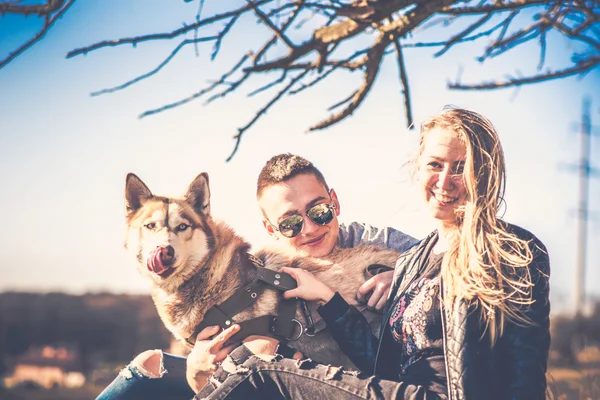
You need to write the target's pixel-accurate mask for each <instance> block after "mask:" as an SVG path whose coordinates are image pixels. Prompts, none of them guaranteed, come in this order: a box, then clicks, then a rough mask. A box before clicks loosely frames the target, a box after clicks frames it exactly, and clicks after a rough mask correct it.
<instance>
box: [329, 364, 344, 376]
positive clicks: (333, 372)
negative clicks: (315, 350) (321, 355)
mask: <svg viewBox="0 0 600 400" xmlns="http://www.w3.org/2000/svg"><path fill="white" fill-rule="evenodd" d="M342 371H343V368H342V367H334V366H333V365H328V366H327V370H326V371H325V379H326V380H330V379H336V378H339V377H340V375H341V373H342Z"/></svg>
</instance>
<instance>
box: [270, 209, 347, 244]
mask: <svg viewBox="0 0 600 400" xmlns="http://www.w3.org/2000/svg"><path fill="white" fill-rule="evenodd" d="M306 216H307V217H308V219H310V220H311V221H312V222H314V223H315V224H317V225H327V224H328V223H330V222H331V221H333V217H335V205H334V204H329V203H322V204H317V205H316V206H312V207H311V208H309V209H308V210H306ZM271 226H272V227H273V229H275V230H276V231H277V232H279V233H281V234H282V235H283V236H285V237H286V238H289V239H291V238H293V237H296V236H298V234H299V233H300V232H302V228H303V227H304V217H303V216H302V214H300V213H298V214H293V215H290V216H289V217H287V218H284V219H283V220H282V221H281V222H280V223H279V225H278V226H277V227H276V226H274V225H271Z"/></svg>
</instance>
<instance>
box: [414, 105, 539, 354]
mask: <svg viewBox="0 0 600 400" xmlns="http://www.w3.org/2000/svg"><path fill="white" fill-rule="evenodd" d="M433 128H442V129H446V130H448V131H450V132H453V133H454V134H456V138H458V139H459V140H460V141H462V142H463V143H464V145H465V148H466V160H465V164H464V169H463V181H464V185H465V191H466V199H465V204H464V205H463V206H461V207H458V209H457V210H456V222H457V223H456V230H455V233H454V234H452V235H451V237H450V238H449V248H448V250H447V251H446V254H445V255H444V259H443V262H442V271H441V274H442V280H443V282H444V289H445V290H444V294H443V301H444V306H445V307H446V310H452V308H453V305H454V304H455V302H456V301H457V300H466V301H471V302H475V304H476V305H477V306H478V307H477V308H478V310H479V313H480V318H481V322H482V324H483V325H484V326H485V330H484V331H488V332H489V337H490V341H491V342H490V345H491V346H493V345H494V344H495V343H496V340H497V339H498V338H499V337H500V336H502V333H503V329H504V326H505V321H507V319H508V320H511V321H514V322H516V323H528V322H529V321H527V319H526V318H525V316H524V314H523V313H522V312H521V310H522V309H523V306H526V305H528V304H531V303H532V299H531V289H532V286H533V284H532V281H531V275H530V273H529V268H528V265H529V264H530V263H531V262H532V260H533V254H532V250H531V249H530V246H529V244H528V242H527V241H524V240H522V239H520V238H519V237H517V236H516V235H514V234H512V233H510V232H509V231H508V230H507V225H506V223H504V222H503V221H501V220H500V219H499V218H498V213H499V210H500V206H501V205H502V203H503V201H504V200H503V196H504V190H505V181H506V177H505V164H504V152H503V151H502V146H501V145H500V140H499V138H498V134H497V133H496V130H495V129H494V127H493V125H492V124H491V122H490V121H489V120H488V119H487V118H485V117H483V116H481V115H479V114H477V113H475V112H472V111H469V110H464V109H456V108H455V109H450V110H446V111H444V112H442V113H440V114H438V115H436V116H434V117H433V118H431V119H429V120H427V121H425V122H424V123H423V124H422V126H421V136H420V144H419V156H420V155H421V154H422V153H423V149H424V142H425V140H424V139H425V137H426V135H427V133H428V132H429V131H431V130H432V129H433Z"/></svg>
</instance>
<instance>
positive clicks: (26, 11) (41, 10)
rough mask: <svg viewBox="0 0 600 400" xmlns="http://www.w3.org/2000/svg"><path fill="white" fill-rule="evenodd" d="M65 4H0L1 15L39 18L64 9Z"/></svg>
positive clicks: (53, 0)
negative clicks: (34, 16) (35, 16)
mask: <svg viewBox="0 0 600 400" xmlns="http://www.w3.org/2000/svg"><path fill="white" fill-rule="evenodd" d="M64 3H65V1H64V0H48V1H47V2H45V3H44V4H31V5H27V4H21V3H20V2H12V1H8V2H3V3H0V15H4V14H20V15H25V16H28V15H32V14H36V15H39V16H50V15H51V14H54V13H55V12H57V11H59V10H60V9H61V8H63V6H64Z"/></svg>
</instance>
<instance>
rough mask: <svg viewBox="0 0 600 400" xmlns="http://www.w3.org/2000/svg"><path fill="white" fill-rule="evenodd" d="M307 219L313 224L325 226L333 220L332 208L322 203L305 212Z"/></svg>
mask: <svg viewBox="0 0 600 400" xmlns="http://www.w3.org/2000/svg"><path fill="white" fill-rule="evenodd" d="M306 215H308V218H310V220H311V221H312V222H314V223H315V224H319V225H327V224H328V223H330V222H331V220H333V207H332V206H331V204H327V203H323V204H317V205H316V206H314V207H311V208H310V209H309V210H308V211H307V212H306Z"/></svg>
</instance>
